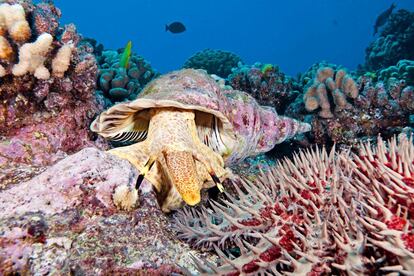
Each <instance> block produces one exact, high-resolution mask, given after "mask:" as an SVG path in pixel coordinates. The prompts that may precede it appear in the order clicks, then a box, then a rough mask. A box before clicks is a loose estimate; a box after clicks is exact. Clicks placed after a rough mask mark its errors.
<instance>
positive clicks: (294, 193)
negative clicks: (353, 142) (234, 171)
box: [175, 135, 414, 275]
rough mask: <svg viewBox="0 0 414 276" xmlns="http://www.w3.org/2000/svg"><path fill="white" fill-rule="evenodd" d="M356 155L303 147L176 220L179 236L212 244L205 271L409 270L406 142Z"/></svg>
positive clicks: (412, 241)
mask: <svg viewBox="0 0 414 276" xmlns="http://www.w3.org/2000/svg"><path fill="white" fill-rule="evenodd" d="M399 139H400V141H399V142H397V140H396V139H395V138H394V139H392V140H390V141H389V142H388V143H384V142H383V141H382V140H381V139H380V138H379V139H378V143H377V145H376V146H375V147H374V146H371V145H370V144H361V145H360V151H359V153H350V152H349V151H342V152H335V150H332V151H331V152H330V153H328V152H327V151H326V150H325V149H324V148H323V149H318V148H316V149H314V150H306V151H302V152H300V153H298V154H296V155H295V156H294V157H293V160H288V159H286V160H284V161H281V162H278V164H277V166H276V167H275V168H273V169H272V170H271V171H270V172H268V173H267V174H262V175H260V176H258V177H257V179H256V181H253V182H250V181H247V180H241V181H240V183H238V184H235V185H234V189H235V191H236V192H235V193H227V194H226V195H225V197H226V199H223V200H222V201H221V202H214V201H213V202H211V207H209V208H208V207H203V208H201V209H198V210H197V209H185V210H183V211H180V212H179V213H178V214H177V217H176V224H175V225H176V228H177V230H178V233H179V236H180V237H181V238H182V239H184V240H186V241H188V242H189V243H190V244H192V245H193V246H195V247H197V248H204V249H214V250H215V252H216V253H217V254H218V256H219V257H220V259H221V262H220V263H219V264H218V265H216V264H212V263H210V262H207V263H205V262H202V261H200V260H199V259H195V261H196V263H197V264H198V267H199V271H200V272H201V273H204V274H215V275H259V274H260V275H262V274H266V273H271V274H275V275H332V274H334V275H340V274H341V275H342V274H347V275H368V274H372V275H377V274H378V273H390V272H400V273H403V274H406V275H409V273H412V271H414V233H413V226H414V145H413V141H412V138H411V139H408V138H407V136H405V135H401V136H400V137H399Z"/></svg>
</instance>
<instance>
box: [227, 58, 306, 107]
mask: <svg viewBox="0 0 414 276" xmlns="http://www.w3.org/2000/svg"><path fill="white" fill-rule="evenodd" d="M228 83H229V84H230V85H231V86H232V87H233V88H234V89H237V90H241V91H245V92H247V93H249V94H250V95H252V96H253V97H254V98H255V99H256V100H257V101H258V102H259V103H260V104H262V105H267V106H273V107H274V108H276V110H277V112H279V113H281V114H283V113H284V112H285V109H286V107H287V106H288V105H289V104H290V103H291V102H293V101H294V100H295V98H296V97H297V96H298V95H299V90H300V87H299V85H298V84H297V83H296V82H295V81H294V80H293V79H292V78H290V77H288V76H286V75H285V74H284V73H283V72H281V71H280V70H279V68H278V67H277V66H274V65H271V64H261V63H256V64H254V65H252V66H249V65H243V64H241V63H239V64H238V66H237V67H235V68H233V69H232V73H231V74H230V75H229V77H228Z"/></svg>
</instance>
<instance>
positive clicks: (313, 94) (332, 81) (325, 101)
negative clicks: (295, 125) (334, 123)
mask: <svg viewBox="0 0 414 276" xmlns="http://www.w3.org/2000/svg"><path fill="white" fill-rule="evenodd" d="M328 91H329V92H330V93H331V95H332V98H333V102H334V104H335V108H336V110H341V109H346V108H350V104H349V103H348V101H347V99H346V98H347V97H348V98H352V99H355V98H356V97H357V96H358V88H357V86H356V83H355V81H354V80H353V79H352V78H351V77H350V76H349V75H348V74H347V73H346V72H345V71H344V70H342V69H341V70H338V71H337V72H335V71H334V70H333V69H332V68H330V67H321V68H319V69H318V71H317V73H316V76H315V79H314V81H313V84H312V85H310V86H309V87H308V88H307V90H306V92H305V94H304V99H303V100H304V102H305V108H306V110H308V111H314V110H316V109H317V108H319V107H320V108H321V111H320V112H319V116H321V117H322V118H332V117H333V116H334V115H333V114H332V112H331V103H330V100H329V97H328Z"/></svg>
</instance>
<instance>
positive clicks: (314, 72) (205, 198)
mask: <svg viewBox="0 0 414 276" xmlns="http://www.w3.org/2000/svg"><path fill="white" fill-rule="evenodd" d="M10 15H13V16H10ZM60 16H61V11H60V10H59V9H58V8H57V7H55V6H54V5H53V4H52V3H51V2H42V3H37V4H35V3H33V2H32V1H30V0H7V1H4V3H3V2H2V4H1V5H0V20H3V21H4V22H3V23H2V24H0V46H1V47H0V80H1V81H0V101H1V104H0V275H49V274H51V275H68V274H71V275H72V274H73V275H121V274H122V275H189V274H193V275H200V274H212V275H217V274H219V275H256V274H259V273H269V274H272V275H279V274H282V275H284V274H286V275H298V274H300V275H329V274H335V275H366V274H373V275H386V274H389V275H397V274H396V273H400V274H401V275H414V274H413V271H414V232H413V231H414V230H413V229H414V228H413V226H414V219H413V215H414V199H413V198H414V146H413V140H412V132H413V128H414V56H413V53H412V49H411V48H410V47H409V45H411V44H410V42H412V41H414V40H413V39H414V36H413V33H414V32H413V31H412V30H413V28H412V20H410V19H412V17H413V13H411V12H409V11H405V10H400V11H398V12H396V13H394V14H393V15H392V17H391V18H390V20H389V21H388V23H387V24H386V25H385V26H384V28H383V31H382V33H380V35H379V36H378V37H377V38H376V39H375V40H374V41H373V42H372V43H371V44H370V45H369V46H368V48H367V51H366V54H367V56H366V61H365V64H363V65H361V66H360V68H359V70H358V71H357V72H353V71H349V70H347V69H346V68H343V67H342V66H340V65H336V64H331V63H328V62H325V61H323V62H320V63H317V64H314V65H312V66H311V67H310V68H309V70H308V71H307V72H304V73H303V74H301V75H300V76H298V77H296V78H294V77H290V76H287V75H286V74H284V73H283V72H282V71H281V70H280V69H279V67H278V66H277V65H272V64H265V63H256V64H252V65H248V64H243V63H242V62H241V60H242V59H241V58H239V57H238V56H237V55H236V54H233V53H230V52H225V51H219V50H211V49H208V50H205V51H202V52H199V53H196V54H195V55H194V56H193V57H191V58H190V59H189V60H188V61H187V62H186V63H185V67H192V66H195V67H196V68H203V69H204V70H206V71H207V72H208V73H210V74H214V75H213V77H214V78H215V80H216V81H217V83H218V84H219V86H220V89H222V90H223V91H227V92H223V93H229V94H231V92H230V91H232V89H236V90H241V91H245V92H246V93H248V94H249V95H251V96H253V97H254V98H255V99H256V100H257V102H258V103H259V104H261V105H264V106H270V107H274V108H275V109H276V110H277V112H278V113H279V115H285V116H289V117H292V118H295V119H298V120H301V121H303V122H306V123H309V124H310V125H311V127H312V128H311V130H310V131H309V132H306V133H303V134H301V135H298V136H296V137H294V138H293V139H290V140H288V141H284V142H283V143H281V144H280V145H277V146H276V147H275V148H274V149H273V150H271V151H269V152H268V153H266V154H261V155H258V156H255V157H254V156H253V157H249V158H247V159H246V160H244V161H243V162H240V163H239V164H237V165H235V166H232V167H231V169H232V172H233V174H234V175H233V176H232V180H228V181H225V182H224V187H225V189H226V193H225V194H220V195H218V196H217V194H215V193H214V192H212V191H203V193H202V201H201V203H200V204H199V206H197V207H194V208H188V207H186V208H184V209H181V210H178V211H175V212H173V213H171V214H165V213H163V212H162V211H161V208H160V204H159V197H158V196H157V194H156V192H155V191H154V189H153V188H152V186H151V184H150V183H149V182H148V181H147V180H144V181H143V183H142V184H141V186H140V188H139V201H138V204H137V206H136V208H134V209H133V210H130V211H123V210H120V209H119V208H117V206H115V205H114V203H113V194H114V190H115V189H116V188H117V187H119V186H122V185H134V183H136V181H137V178H138V175H139V172H138V171H137V169H136V168H135V167H134V166H132V165H131V163H129V162H128V161H126V160H123V159H120V158H118V157H116V156H114V155H112V154H110V153H108V152H106V150H107V149H110V148H113V147H114V146H117V145H116V144H111V143H109V142H107V141H106V140H104V139H103V138H102V137H100V136H98V135H97V134H96V133H93V132H92V131H90V124H91V123H92V121H93V120H94V119H95V118H96V116H97V115H98V114H99V113H101V112H102V111H103V110H104V109H107V108H109V107H111V106H112V105H114V104H117V103H119V102H126V101H130V100H133V99H134V98H135V97H137V96H139V95H140V92H141V90H142V89H143V88H144V87H145V86H146V85H147V84H148V83H150V81H151V80H153V79H155V78H157V77H158V75H159V73H158V72H157V71H156V70H155V69H153V68H152V67H151V65H150V63H149V62H148V61H146V60H145V59H144V58H143V57H140V56H138V55H136V54H135V53H132V54H131V57H130V62H129V63H128V64H126V65H125V64H121V59H122V56H123V52H124V49H119V50H111V49H103V48H104V46H102V45H100V46H99V45H97V43H96V41H94V40H93V39H86V38H83V37H82V35H81V34H79V33H78V32H77V30H76V26H75V25H74V24H68V25H61V24H60V22H59V19H60ZM401 22H402V23H401ZM398 26H400V27H398ZM401 26H402V27H401ZM29 52H30V54H27V53H29ZM211 60H213V61H214V64H213V65H212V63H211ZM205 62H207V63H205ZM204 63H205V64H204ZM217 64H221V65H222V67H217ZM213 69H216V71H212V72H209V70H213ZM241 118H242V119H243V117H241ZM378 136H382V137H383V138H382V139H383V140H384V141H386V140H388V139H391V138H393V137H394V138H393V140H389V142H383V140H378ZM397 136H398V137H399V138H398V139H397V138H395V137H397ZM378 141H379V142H378ZM331 149H335V150H336V153H335V151H332V152H331V151H330V150H331ZM298 150H302V151H298ZM329 152H331V153H329ZM284 157H285V158H284ZM289 158H290V159H289ZM211 198H213V199H214V200H215V201H211V200H210V199H211ZM214 202H216V203H214ZM289 273H290V274H289ZM392 273H394V274H392Z"/></svg>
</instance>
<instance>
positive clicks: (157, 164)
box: [91, 69, 310, 212]
mask: <svg viewBox="0 0 414 276" xmlns="http://www.w3.org/2000/svg"><path fill="white" fill-rule="evenodd" d="M91 129H92V130H93V131H95V132H97V133H98V134H100V135H102V136H103V137H105V138H107V139H109V140H115V141H129V142H136V143H135V144H133V145H129V146H125V147H119V148H116V149H112V150H111V151H110V152H111V153H112V154H115V155H117V156H120V157H121V158H125V159H127V160H129V161H130V162H131V163H132V164H134V165H135V166H136V167H137V168H138V169H139V171H140V172H142V174H141V178H144V177H145V178H147V179H148V180H149V181H150V182H151V183H152V184H153V185H154V186H155V187H156V189H157V191H158V192H159V193H160V194H163V195H164V200H163V202H162V210H163V211H165V212H169V211H171V210H174V209H177V208H179V207H181V206H182V205H183V204H184V203H186V204H188V205H191V206H193V205H195V204H197V203H198V202H199V201H200V193H201V190H202V189H203V188H210V187H213V186H217V187H219V189H220V188H221V183H220V180H224V179H227V178H228V171H227V170H226V169H225V167H228V166H230V165H233V164H236V163H239V162H240V161H242V160H244V159H245V158H247V157H249V156H254V155H258V154H260V153H264V152H267V151H269V150H271V149H272V148H273V147H274V146H275V145H276V144H279V143H281V142H283V141H285V140H288V139H290V138H293V137H294V136H295V135H297V134H301V133H304V132H307V131H309V130H310V126H309V125H308V124H306V123H302V122H299V121H297V120H294V119H292V118H289V117H285V116H280V115H278V114H277V112H276V111H275V109H274V108H271V107H266V106H260V105H259V104H258V103H257V101H256V100H254V98H253V97H252V96H250V95H249V94H247V93H245V92H242V91H237V90H222V89H221V88H220V86H219V85H218V84H217V83H216V81H215V80H214V79H213V78H212V77H211V76H210V75H208V74H207V73H206V72H205V71H204V70H194V69H182V70H179V71H173V72H171V73H168V74H165V75H162V76H160V77H158V78H157V79H155V80H153V81H152V82H150V83H149V84H148V85H147V86H146V87H145V88H144V90H143V91H142V92H141V93H140V95H139V96H138V97H137V99H135V100H134V101H131V102H126V103H119V104H117V105H115V106H113V107H111V108H110V109H108V110H106V111H104V112H102V113H101V114H100V115H99V117H97V118H96V119H95V120H94V122H93V123H92V125H91ZM125 191H126V190H120V191H119V193H120V194H119V196H120V198H123V197H125V196H127V197H129V195H128V194H127V193H125ZM132 198H133V197H132ZM119 205H120V206H121V207H123V208H125V206H124V205H123V204H119ZM127 209H129V208H128V206H127Z"/></svg>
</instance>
